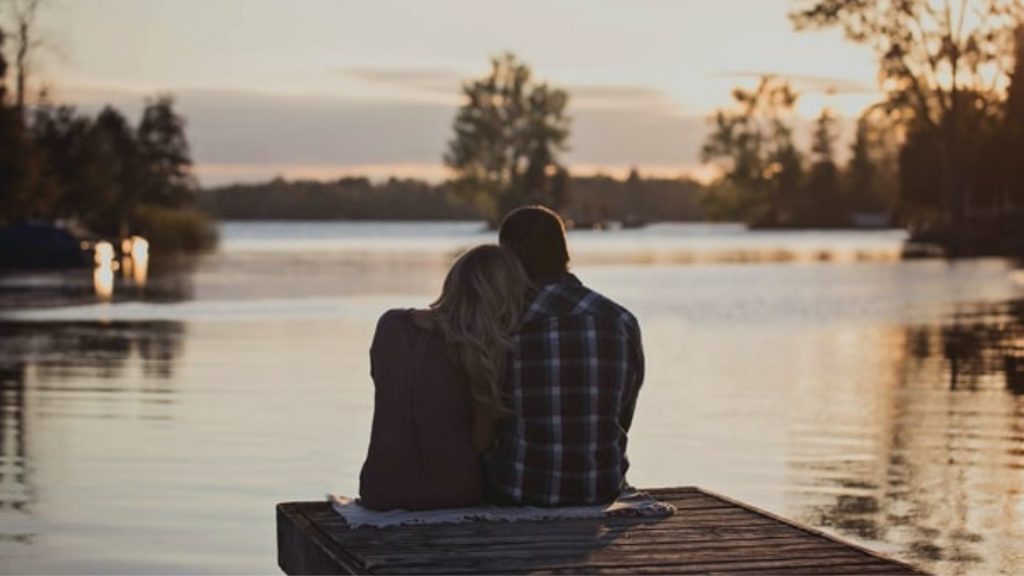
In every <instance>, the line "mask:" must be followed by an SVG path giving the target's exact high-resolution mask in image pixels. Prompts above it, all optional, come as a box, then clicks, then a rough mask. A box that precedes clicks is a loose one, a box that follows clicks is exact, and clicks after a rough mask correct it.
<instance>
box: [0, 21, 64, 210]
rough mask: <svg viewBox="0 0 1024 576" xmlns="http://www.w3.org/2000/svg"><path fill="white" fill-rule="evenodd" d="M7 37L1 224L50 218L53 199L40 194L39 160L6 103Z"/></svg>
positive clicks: (0, 100)
mask: <svg viewBox="0 0 1024 576" xmlns="http://www.w3.org/2000/svg"><path fill="white" fill-rule="evenodd" d="M5 40H6V36H5V34H4V32H3V30H0V224H8V223H13V222H18V221H21V220H25V219H29V218H39V217H45V216H49V210H50V208H51V201H52V198H51V197H50V196H49V195H47V194H41V193H39V192H41V184H42V180H41V175H42V173H43V168H44V167H43V164H42V159H41V157H40V155H39V154H37V153H36V151H35V149H34V147H33V145H32V142H31V140H30V139H29V136H28V133H27V130H26V126H25V122H24V118H23V117H22V115H21V114H20V113H19V111H18V110H17V108H15V107H12V106H11V105H10V104H9V103H8V98H7V85H6V79H7V75H6V74H7V60H6V58H5V57H4V54H3V48H4V41H5Z"/></svg>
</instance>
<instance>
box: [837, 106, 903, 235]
mask: <svg viewBox="0 0 1024 576" xmlns="http://www.w3.org/2000/svg"><path fill="white" fill-rule="evenodd" d="M900 133H901V132H900V129H899V127H898V126H893V125H892V122H891V121H890V119H889V115H888V114H887V113H886V111H885V109H884V108H883V107H878V106H872V107H870V108H868V109H867V110H866V111H864V113H863V114H861V116H860V118H858V119H857V130H856V134H855V136H854V140H853V142H852V143H851V144H850V161H849V164H848V165H847V167H846V171H845V173H844V174H843V196H845V198H846V202H847V207H848V208H849V210H850V211H851V212H855V213H856V212H861V213H875V214H878V213H884V214H888V215H889V216H893V215H894V212H895V211H896V199H897V197H898V195H899V185H900V183H899V152H900V145H901V144H900V140H901V137H900Z"/></svg>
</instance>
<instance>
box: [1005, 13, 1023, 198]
mask: <svg viewBox="0 0 1024 576" xmlns="http://www.w3.org/2000/svg"><path fill="white" fill-rule="evenodd" d="M1015 55H1016V58H1015V62H1014V68H1013V72H1012V73H1011V74H1010V86H1009V89H1008V91H1007V97H1006V113H1005V115H1004V116H1005V121H1004V123H1003V129H1002V135H1001V136H1002V137H1001V139H1000V140H1001V141H1000V147H1001V149H1002V153H1001V154H999V157H1000V159H1001V166H1000V170H999V172H1000V174H1001V179H1000V180H1001V184H1002V188H1003V191H1004V194H1003V199H1002V204H1003V205H1004V206H1005V207H1007V208H1010V209H1016V210H1024V23H1022V24H1021V25H1020V26H1019V27H1018V28H1017V49H1016V54H1015Z"/></svg>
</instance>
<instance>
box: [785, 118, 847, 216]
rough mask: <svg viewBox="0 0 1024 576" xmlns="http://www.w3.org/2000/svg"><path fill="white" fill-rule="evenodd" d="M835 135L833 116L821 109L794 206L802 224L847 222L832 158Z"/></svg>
mask: <svg viewBox="0 0 1024 576" xmlns="http://www.w3.org/2000/svg"><path fill="white" fill-rule="evenodd" d="M836 138H837V136H836V118H835V117H834V116H833V115H832V113H831V112H830V111H829V110H827V109H826V110H822V112H821V115H820V116H818V120H817V122H816V123H815V127H814V133H813V136H812V142H811V168H810V170H809V172H808V174H807V182H806V183H805V191H804V194H803V195H802V198H801V202H800V203H798V206H797V209H798V212H797V218H796V219H797V221H799V222H802V223H804V224H805V225H806V224H812V225H817V226H845V225H848V224H849V207H848V199H847V198H845V197H844V195H843V193H842V189H841V187H840V182H839V179H840V176H839V166H838V165H837V164H836V159H835V141H836Z"/></svg>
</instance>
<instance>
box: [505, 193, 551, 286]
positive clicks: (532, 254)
mask: <svg viewBox="0 0 1024 576" xmlns="http://www.w3.org/2000/svg"><path fill="white" fill-rule="evenodd" d="M498 241H499V242H500V243H501V245H502V246H504V247H505V248H508V249H509V250H511V251H512V252H513V253H514V254H515V255H516V256H518V257H519V261H520V262H521V263H522V265H523V268H524V269H525V270H526V274H527V275H528V276H529V277H530V279H531V280H545V279H554V278H558V277H559V276H561V275H562V274H565V273H566V271H568V269H569V249H568V247H566V244H565V225H564V224H563V223H562V218H561V217H559V216H558V214H557V213H555V211H554V210H551V209H549V208H545V207H543V206H523V207H522V208H516V209H515V210H513V211H511V212H509V213H508V214H507V215H506V216H505V219H504V220H502V221H501V229H500V230H499V231H498Z"/></svg>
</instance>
